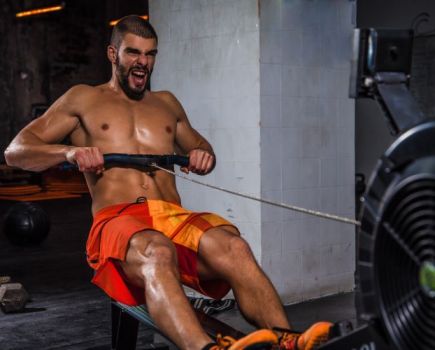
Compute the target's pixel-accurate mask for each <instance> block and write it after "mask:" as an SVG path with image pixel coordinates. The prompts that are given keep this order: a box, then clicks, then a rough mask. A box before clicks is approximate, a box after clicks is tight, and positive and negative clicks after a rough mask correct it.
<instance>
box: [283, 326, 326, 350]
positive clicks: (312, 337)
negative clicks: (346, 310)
mask: <svg viewBox="0 0 435 350" xmlns="http://www.w3.org/2000/svg"><path fill="white" fill-rule="evenodd" d="M331 326H332V323H330V322H317V323H315V324H313V325H312V326H311V327H310V328H308V329H307V330H306V331H305V332H303V333H294V332H292V331H290V330H280V329H276V330H278V331H283V334H282V336H281V337H280V338H279V348H280V349H281V350H315V349H317V348H318V347H319V346H320V345H322V344H324V343H325V342H327V341H328V339H329V330H330V329H331Z"/></svg>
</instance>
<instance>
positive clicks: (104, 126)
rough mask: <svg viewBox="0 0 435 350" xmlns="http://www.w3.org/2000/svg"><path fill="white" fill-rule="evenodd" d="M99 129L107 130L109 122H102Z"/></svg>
mask: <svg viewBox="0 0 435 350" xmlns="http://www.w3.org/2000/svg"><path fill="white" fill-rule="evenodd" d="M101 129H103V130H108V129H109V124H106V123H104V124H103V125H101Z"/></svg>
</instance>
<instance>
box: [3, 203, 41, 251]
mask: <svg viewBox="0 0 435 350" xmlns="http://www.w3.org/2000/svg"><path fill="white" fill-rule="evenodd" d="M49 231H50V219H49V217H48V215H47V213H46V212H45V211H44V210H43V209H42V208H41V206H39V205H38V204H35V203H30V202H19V203H17V204H14V205H13V206H12V207H11V208H10V209H9V210H8V212H7V213H6V216H5V218H4V222H3V232H4V233H5V235H6V237H7V239H8V240H9V242H11V243H12V244H14V245H18V246H34V245H38V244H40V243H42V241H43V240H44V239H45V238H46V237H47V235H48V232H49Z"/></svg>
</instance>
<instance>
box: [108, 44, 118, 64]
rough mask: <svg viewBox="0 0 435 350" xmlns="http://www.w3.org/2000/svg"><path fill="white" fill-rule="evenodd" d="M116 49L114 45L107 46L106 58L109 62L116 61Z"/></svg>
mask: <svg viewBox="0 0 435 350" xmlns="http://www.w3.org/2000/svg"><path fill="white" fill-rule="evenodd" d="M117 51H118V50H116V47H115V46H112V45H109V46H107V58H108V59H109V61H110V62H112V63H113V64H115V63H116V55H117Z"/></svg>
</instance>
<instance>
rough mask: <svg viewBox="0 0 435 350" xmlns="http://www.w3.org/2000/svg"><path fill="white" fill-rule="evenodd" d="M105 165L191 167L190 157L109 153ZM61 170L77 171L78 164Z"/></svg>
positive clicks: (62, 167)
mask: <svg viewBox="0 0 435 350" xmlns="http://www.w3.org/2000/svg"><path fill="white" fill-rule="evenodd" d="M103 158H104V164H105V165H106V166H123V167H128V166H131V167H136V168H138V167H139V168H144V169H145V168H149V167H151V166H152V164H157V165H159V166H162V167H164V166H169V165H174V164H176V165H179V166H180V167H187V166H188V165H189V157H187V156H180V155H176V154H169V155H163V156H160V155H153V154H124V153H108V154H104V155H103ZM59 167H60V169H61V170H70V169H77V165H76V164H71V163H68V162H63V163H61V164H60V165H59Z"/></svg>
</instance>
